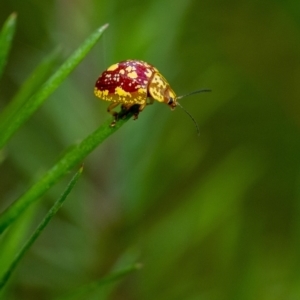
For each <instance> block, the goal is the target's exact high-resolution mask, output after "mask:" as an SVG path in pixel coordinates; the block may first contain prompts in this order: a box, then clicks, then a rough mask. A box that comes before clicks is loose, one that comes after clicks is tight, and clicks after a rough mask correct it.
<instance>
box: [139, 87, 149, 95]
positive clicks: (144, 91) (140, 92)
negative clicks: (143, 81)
mask: <svg viewBox="0 0 300 300" xmlns="http://www.w3.org/2000/svg"><path fill="white" fill-rule="evenodd" d="M146 92H147V90H146V89H142V88H141V89H138V93H139V94H146Z"/></svg>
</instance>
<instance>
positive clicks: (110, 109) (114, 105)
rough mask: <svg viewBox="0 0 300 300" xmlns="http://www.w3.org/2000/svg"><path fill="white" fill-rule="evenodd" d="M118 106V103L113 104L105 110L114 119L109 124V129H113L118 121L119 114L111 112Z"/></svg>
mask: <svg viewBox="0 0 300 300" xmlns="http://www.w3.org/2000/svg"><path fill="white" fill-rule="evenodd" d="M118 105H119V103H118V102H113V103H111V104H110V105H109V106H108V108H107V112H109V113H110V114H111V115H113V117H114V120H113V121H112V122H111V124H110V126H111V127H114V126H115V125H116V122H117V121H118V117H119V114H118V113H117V112H116V111H113V109H114V108H115V107H116V106H118Z"/></svg>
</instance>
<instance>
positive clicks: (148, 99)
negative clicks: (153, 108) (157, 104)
mask: <svg viewBox="0 0 300 300" xmlns="http://www.w3.org/2000/svg"><path fill="white" fill-rule="evenodd" d="M153 102H154V99H153V98H152V97H149V98H147V102H146V105H151V104H153Z"/></svg>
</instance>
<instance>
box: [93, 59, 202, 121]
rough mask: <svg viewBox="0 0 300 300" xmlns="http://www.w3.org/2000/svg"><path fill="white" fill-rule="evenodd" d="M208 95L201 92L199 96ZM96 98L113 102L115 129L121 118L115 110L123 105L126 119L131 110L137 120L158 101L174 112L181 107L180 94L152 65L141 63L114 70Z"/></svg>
mask: <svg viewBox="0 0 300 300" xmlns="http://www.w3.org/2000/svg"><path fill="white" fill-rule="evenodd" d="M202 91H208V90H201V91H197V92H202ZM94 92H95V95H96V96H97V97H99V98H101V99H102V100H105V101H109V102H112V103H111V104H110V105H109V106H108V109H107V111H108V112H109V113H110V114H112V115H113V116H114V121H113V122H112V124H111V126H114V125H115V123H116V121H117V119H118V118H119V116H120V114H119V113H117V112H115V111H114V110H113V109H114V108H115V107H116V106H118V105H119V104H121V105H122V115H123V116H124V115H126V112H127V113H128V112H129V111H131V108H133V107H135V108H136V107H138V109H135V110H134V112H133V117H134V119H137V117H138V114H139V113H140V112H141V111H142V110H143V109H144V108H145V107H146V105H148V104H152V103H153V102H154V100H156V101H158V102H162V103H166V104H167V105H169V106H170V107H171V109H174V108H175V107H176V106H177V105H179V103H178V102H177V100H178V99H179V98H182V96H180V97H176V94H175V93H174V91H173V90H172V88H171V87H170V85H169V83H168V82H167V80H166V79H165V78H164V77H163V76H162V75H161V74H160V72H159V71H158V70H157V69H156V68H155V67H154V66H152V65H150V64H148V63H146V62H144V61H141V60H125V61H121V62H119V63H116V64H114V65H112V66H110V67H109V68H108V69H107V70H105V71H104V72H103V73H102V74H101V75H100V76H99V78H98V80H97V82H96V84H95V90H94Z"/></svg>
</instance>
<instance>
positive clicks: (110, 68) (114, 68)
mask: <svg viewBox="0 0 300 300" xmlns="http://www.w3.org/2000/svg"><path fill="white" fill-rule="evenodd" d="M118 67H119V64H114V65H112V66H110V67H109V68H108V69H107V71H114V70H116V69H118Z"/></svg>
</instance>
